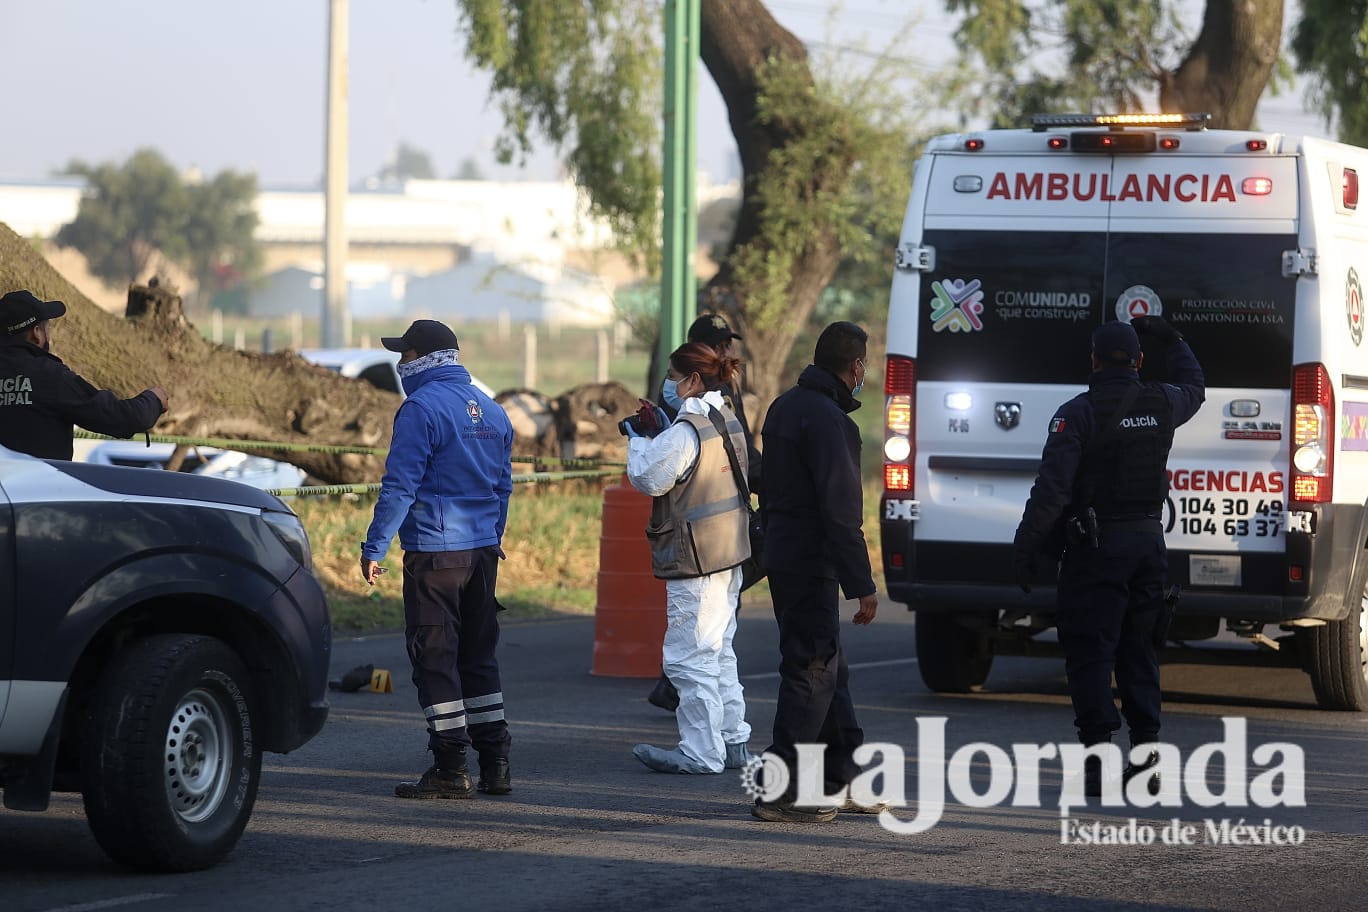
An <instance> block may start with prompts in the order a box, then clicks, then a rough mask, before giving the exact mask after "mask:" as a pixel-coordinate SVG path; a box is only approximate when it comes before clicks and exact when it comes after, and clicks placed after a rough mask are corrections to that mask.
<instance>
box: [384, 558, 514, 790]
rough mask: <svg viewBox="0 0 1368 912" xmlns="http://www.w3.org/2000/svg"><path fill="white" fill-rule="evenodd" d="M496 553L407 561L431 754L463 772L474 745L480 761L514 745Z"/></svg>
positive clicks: (407, 601)
mask: <svg viewBox="0 0 1368 912" xmlns="http://www.w3.org/2000/svg"><path fill="white" fill-rule="evenodd" d="M498 572H499V549H498V548H494V547H490V548H476V549H474V550H472V551H437V552H425V551H415V552H409V553H406V554H405V555H404V623H405V625H406V630H405V634H406V636H407V640H408V654H409V661H410V662H412V664H413V683H414V684H415V685H416V686H417V688H418V703H419V705H420V706H422V708H423V713H424V715H426V716H427V723H428V749H429V750H431V751H432V753H433V755H434V756H435V757H436V758H437V762H438V764H439V765H442V766H453V765H458V764H457V761H458V760H464V757H465V751H466V748H467V747H469V746H471V745H472V744H473V745H474V747H475V749H476V750H477V751H479V752H480V760H481V761H483V762H485V763H488V762H489V761H490V760H495V759H500V758H504V759H506V758H507V757H508V746H509V744H510V742H511V738H510V737H509V734H508V723H507V722H506V721H505V720H504V705H503V687H502V685H501V684H500V683H499V661H498V658H497V657H496V656H495V654H494V653H495V649H496V648H497V647H498V645H499V621H498V618H497V617H496V612H497V610H498V608H497V605H496V604H495V601H494V584H495V582H496V580H497V578H498Z"/></svg>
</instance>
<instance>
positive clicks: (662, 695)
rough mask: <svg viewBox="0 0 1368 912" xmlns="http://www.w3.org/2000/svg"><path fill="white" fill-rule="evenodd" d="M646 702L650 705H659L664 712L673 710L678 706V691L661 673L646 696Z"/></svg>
mask: <svg viewBox="0 0 1368 912" xmlns="http://www.w3.org/2000/svg"><path fill="white" fill-rule="evenodd" d="M646 702H647V703H650V704H651V705H652V706H659V707H660V708H661V709H663V710H665V711H666V712H674V711H675V710H676V709H678V708H679V691H678V690H676V689H675V686H674V685H673V684H671V683H670V679H669V678H667V677H665V675H663V674H662V675H661V676H660V680H658V681H656V684H655V687H653V688H652V689H651V693H650V694H649V695H648V696H647V697H646Z"/></svg>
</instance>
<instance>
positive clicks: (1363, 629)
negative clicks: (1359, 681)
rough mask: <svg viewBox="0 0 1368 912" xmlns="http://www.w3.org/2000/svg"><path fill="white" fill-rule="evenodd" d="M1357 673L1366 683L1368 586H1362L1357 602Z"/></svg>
mask: <svg viewBox="0 0 1368 912" xmlns="http://www.w3.org/2000/svg"><path fill="white" fill-rule="evenodd" d="M1359 673H1360V674H1361V675H1363V680H1364V682H1365V683H1368V586H1365V587H1364V589H1363V599H1362V601H1361V602H1360V603H1359Z"/></svg>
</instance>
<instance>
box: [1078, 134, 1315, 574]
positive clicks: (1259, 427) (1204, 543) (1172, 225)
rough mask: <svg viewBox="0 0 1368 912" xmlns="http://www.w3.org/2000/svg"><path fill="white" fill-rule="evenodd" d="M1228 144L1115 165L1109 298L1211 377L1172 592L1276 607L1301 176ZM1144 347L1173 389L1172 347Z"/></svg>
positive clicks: (1110, 307) (1200, 139)
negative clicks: (1168, 333)
mask: <svg viewBox="0 0 1368 912" xmlns="http://www.w3.org/2000/svg"><path fill="white" fill-rule="evenodd" d="M1222 135H1223V134H1205V133H1198V134H1193V135H1192V136H1190V137H1183V138H1182V142H1183V145H1184V146H1185V147H1191V148H1193V149H1194V151H1193V152H1192V153H1187V154H1185V153H1182V152H1178V153H1172V154H1164V153H1163V152H1155V153H1151V154H1148V155H1117V156H1115V157H1114V158H1113V171H1112V179H1111V182H1110V186H1109V194H1108V195H1110V196H1112V197H1114V199H1113V200H1112V203H1111V218H1110V222H1109V232H1108V240H1107V249H1106V259H1107V274H1106V290H1105V292H1104V295H1103V298H1104V302H1105V304H1106V310H1107V311H1108V312H1107V314H1106V317H1107V318H1108V319H1122V320H1130V319H1132V318H1133V317H1136V316H1140V315H1142V314H1156V315H1160V316H1162V317H1164V319H1165V320H1167V321H1168V322H1169V323H1171V324H1172V325H1173V326H1174V327H1175V328H1176V329H1178V330H1179V331H1180V332H1182V333H1183V335H1184V336H1185V337H1186V339H1187V340H1188V343H1189V344H1190V345H1191V347H1192V350H1193V352H1194V353H1195V354H1196V356H1197V359H1198V360H1199V362H1200V363H1201V365H1202V369H1203V372H1204V373H1205V376H1206V386H1207V391H1206V402H1205V404H1204V405H1203V406H1202V408H1201V410H1200V411H1199V412H1198V413H1197V415H1196V417H1195V418H1193V419H1192V420H1191V421H1190V422H1188V423H1187V424H1186V425H1184V426H1183V427H1181V428H1179V429H1178V431H1177V433H1176V434H1175V436H1174V445H1173V451H1172V453H1171V454H1170V457H1169V482H1170V485H1169V486H1170V492H1169V497H1168V503H1167V505H1166V507H1165V512H1164V525H1165V530H1166V535H1165V538H1166V541H1167V543H1168V547H1169V576H1170V579H1171V581H1172V582H1175V583H1179V584H1181V585H1183V586H1184V588H1185V589H1188V590H1197V591H1200V590H1203V589H1205V590H1209V591H1213V592H1232V593H1233V592H1249V593H1262V594H1270V595H1271V594H1277V593H1281V592H1283V590H1284V589H1285V588H1286V583H1287V568H1286V566H1285V564H1286V562H1285V561H1283V560H1269V559H1267V558H1268V556H1269V555H1271V554H1274V553H1278V554H1281V553H1282V552H1283V551H1284V542H1285V539H1284V529H1283V508H1284V505H1285V503H1286V501H1287V499H1288V492H1287V490H1286V487H1287V480H1286V472H1287V468H1286V467H1287V465H1288V447H1289V437H1290V431H1291V429H1290V427H1289V421H1290V395H1291V394H1290V387H1291V373H1292V341H1293V337H1292V334H1293V329H1294V317H1295V313H1296V294H1297V279H1296V276H1295V273H1292V272H1290V271H1289V270H1285V269H1284V254H1285V253H1288V252H1290V251H1295V250H1296V249H1297V246H1298V245H1297V235H1298V209H1297V206H1298V168H1297V160H1296V157H1295V156H1293V155H1273V154H1269V153H1267V152H1261V153H1255V152H1252V151H1248V150H1246V149H1245V147H1244V144H1243V143H1232V142H1230V141H1229V140H1228V139H1222V138H1221V137H1222ZM1230 135H1231V134H1224V136H1225V137H1229V136H1230ZM1213 146H1219V147H1220V151H1219V152H1217V153H1216V154H1211V153H1210V152H1209V151H1208V150H1210V149H1211V147H1213ZM1232 148H1233V149H1234V150H1236V151H1235V152H1234V154H1229V152H1228V151H1227V150H1230V149H1232ZM1285 272H1288V273H1289V274H1284V273H1285ZM1142 343H1143V345H1144V347H1145V363H1144V368H1143V369H1142V371H1141V376H1142V379H1145V380H1167V379H1168V377H1167V376H1166V374H1165V371H1164V368H1165V366H1166V365H1165V352H1164V346H1162V345H1156V344H1154V343H1153V340H1150V339H1148V338H1143V339H1142Z"/></svg>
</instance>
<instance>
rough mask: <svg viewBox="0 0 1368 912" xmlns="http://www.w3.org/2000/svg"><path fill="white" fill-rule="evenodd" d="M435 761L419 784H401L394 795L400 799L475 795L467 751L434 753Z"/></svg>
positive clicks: (396, 787) (395, 788)
mask: <svg viewBox="0 0 1368 912" xmlns="http://www.w3.org/2000/svg"><path fill="white" fill-rule="evenodd" d="M433 761H434V762H433V764H432V766H430V767H428V770H427V772H425V773H423V775H422V776H421V777H420V778H419V779H418V781H417V782H401V783H399V784H398V785H396V786H395V787H394V794H396V795H398V796H399V797H400V798H469V797H471V796H472V795H474V794H475V789H474V787H473V786H472V785H471V784H470V773H469V772H467V771H466V757H465V751H445V750H444V751H441V752H436V751H434V753H433Z"/></svg>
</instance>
